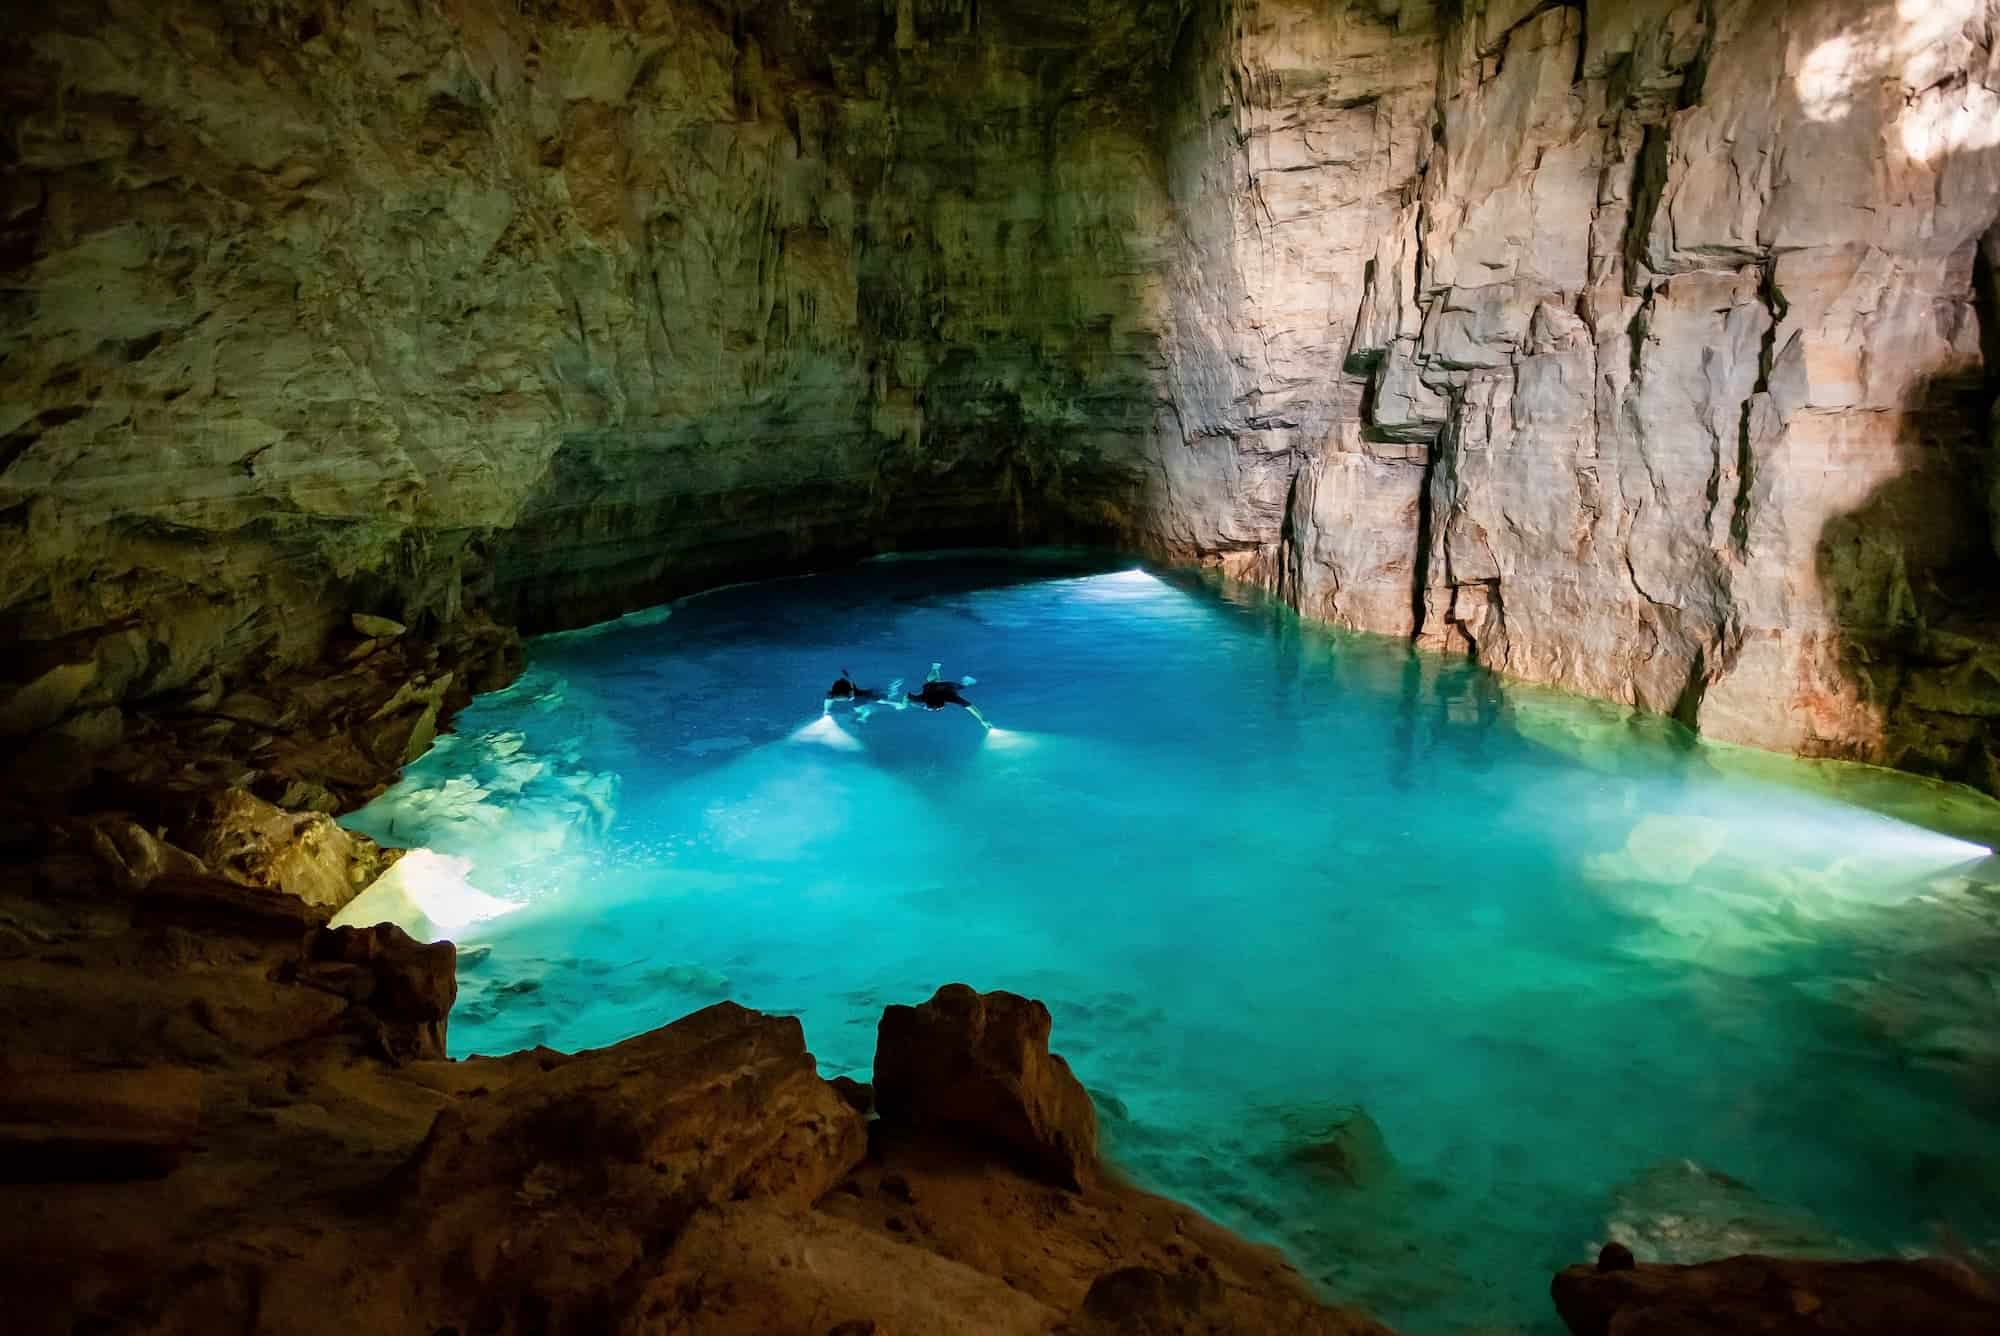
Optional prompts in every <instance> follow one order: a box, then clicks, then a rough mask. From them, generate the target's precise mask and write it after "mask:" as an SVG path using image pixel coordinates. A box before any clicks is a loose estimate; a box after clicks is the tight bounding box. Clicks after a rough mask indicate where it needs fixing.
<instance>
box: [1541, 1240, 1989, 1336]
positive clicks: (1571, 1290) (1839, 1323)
mask: <svg viewBox="0 0 2000 1336" xmlns="http://www.w3.org/2000/svg"><path fill="white" fill-rule="evenodd" d="M1550 1293H1551V1295H1552V1297H1553V1298H1554V1299H1555V1304H1556V1310H1557V1311H1558V1312H1560V1313H1561V1314H1562V1318H1563V1321H1564V1322H1566V1323H1567V1324H1569V1329H1570V1331H1572V1332H1573V1333H1575V1336H1670V1333H1689V1332H1701V1333H1713V1336H1737V1334H1739V1333H1740V1336H1816V1334H1817V1333H1822V1332H1824V1333H1834V1332H1842V1333H1857V1334H1858V1333H1863V1332H1902V1331H1907V1332H1923V1333H1924V1336H1983V1334H1984V1333H1988V1332H1992V1331H1995V1330H2000V1294H1996V1292H1995V1290H1994V1287H1993V1285H1992V1283H1991V1282H1990V1281H1988V1280H1985V1279H1983V1278H1982V1277H1980V1276H1977V1275H1975V1274H1974V1273H1973V1272H1971V1271H1969V1270H1967V1269H1966V1268H1964V1267H1962V1266H1959V1265H1957V1264H1955V1263H1951V1262H1940V1261H1921V1262H1900V1261H1882V1262H1805V1261H1781V1260H1778V1259H1775V1258H1770V1257H1731V1258H1727V1259H1725V1260H1722V1261H1717V1262H1707V1263H1703V1264H1702V1265H1700V1266H1656V1265H1650V1264H1647V1263H1640V1264H1639V1265H1637V1266H1634V1267H1612V1268H1609V1269H1599V1268H1594V1267H1589V1266H1572V1267H1569V1268H1567V1269H1565V1270H1563V1271H1560V1272H1558V1273H1557V1274H1556V1278H1555V1282H1554V1283H1553V1285H1551V1286H1550Z"/></svg>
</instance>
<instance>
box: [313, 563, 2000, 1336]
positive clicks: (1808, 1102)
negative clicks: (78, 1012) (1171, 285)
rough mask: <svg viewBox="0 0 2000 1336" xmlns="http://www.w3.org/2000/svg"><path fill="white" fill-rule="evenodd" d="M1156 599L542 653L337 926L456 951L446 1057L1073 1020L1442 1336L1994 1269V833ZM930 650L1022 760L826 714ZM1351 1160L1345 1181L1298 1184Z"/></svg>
mask: <svg viewBox="0 0 2000 1336" xmlns="http://www.w3.org/2000/svg"><path fill="white" fill-rule="evenodd" d="M1128 567H1129V563H1127V567H1120V566H1115V565H1114V566H1106V565H1105V564H1103V563H1102V562H1101V561H1096V560H1093V559H1083V558H1076V557H1058V556H1054V555H1050V556H1045V557H1042V558H1040V559H1028V558H998V557H982V556H978V555H960V556H955V557H949V558H933V559H917V560H902V561H887V562H876V563H870V564H868V565H865V566H863V567H860V568H858V569H855V570H851V571H847V572H842V573H839V574H835V575H827V576H820V577H815V578H811V579H802V580H794V581H785V582H779V583H774V584H765V585H756V586H746V587H738V588H733V589H727V590H722V591H718V592H716V593H713V594H709V595H705V596H702V597H700V598H695V599H690V600H686V601H684V602H682V603H679V604H676V605H674V606H673V607H672V608H671V609H660V610H655V611H654V612H651V613H645V614H638V615H636V616H634V617H629V618H626V619H623V620H622V621H620V622H615V623H610V624H607V625H606V626H603V627H598V628H592V629H591V630H589V631H585V632H574V633H570V634H567V635H562V636H553V637H547V638H544V639H542V640H539V641H537V642H535V643H534V644H533V646H532V647H531V649H530V653H529V668H528V672H527V674H526V676H525V677H524V678H523V679H522V680H521V681H520V682H519V683H518V684H516V685H515V686H513V687H512V688H510V689H508V690H507V691H504V692H500V693H497V694H495V695H492V696H488V697H484V698H482V699H480V700H478V701H477V702H475V703H474V705H473V706H472V708H471V709H469V710H468V711H466V713H465V714H464V715H463V716H462V717H461V718H460V719H459V721H458V724H457V732H456V733H455V734H453V735H450V736H447V737H444V738H441V739H439V742H438V745H437V747H436V748H435V749H434V750H433V751H432V752H431V753H430V754H429V755H427V756H426V757H424V758H423V759H422V760H421V761H420V762H418V763H417V764H416V765H414V766H412V767H411V768H410V770H409V773H408V775H407V777H406V778H405V779H404V781H403V782H402V783H401V784H399V785H398V786H397V787H396V788H395V789H393V790H391V791H390V792H389V793H388V794H386V795H384V796H383V797H382V798H381V799H379V800H378V801H377V802H375V803H374V804H372V805H370V806H369V807H368V808H366V809H364V810H363V811H361V812H358V813H356V814H355V815H354V816H353V817H352V818H350V821H349V824H350V825H352V826H354V827H355V828H357V829H359V830H363V831H366V832H367V833H369V834H370V835H373V836H375V837H376V838H377V839H379V840H382V841H383V842H385V843H388V844H395V845H402V846H406V847H412V848H421V849H425V850H428V851H431V852H430V853H429V854H419V855H413V856H412V857H411V858H409V859H406V860H405V864H404V865H403V869H402V871H401V872H400V873H399V874H398V875H397V876H395V877H392V878H391V879H390V881H391V884H389V885H386V886H384V887H383V888H381V889H380V890H378V891H376V892H371V893H370V895H369V896H368V897H364V900H363V901H361V902H357V906H356V909H355V910H354V911H352V913H351V914H350V915H349V917H356V916H360V917H367V916H379V915H391V916H395V917H397V918H399V919H401V920H403V921H405V922H406V923H408V924H410V925H412V926H414V927H416V928H418V929H420V930H421V929H425V928H426V927H428V929H429V930H430V931H431V932H433V933H435V934H438V935H448V936H451V937H453V938H455V939H456V940H457V941H459V942H460V944H461V947H462V954H461V957H460V960H461V974H462V991H461V994H460V1001H459V1004H458V1009H457V1010H456V1011H455V1012H454V1013H453V1017H452V1022H451V1040H452V1048H453V1050H454V1051H455V1052H457V1053H460V1054H465V1053H472V1052H487V1053H494V1052H501V1051H506V1050H510V1049H515V1048H520V1047H523V1046H526V1045H532V1044H538V1043H543V1044H551V1045H554V1046H557V1047H560V1048H565V1049H574V1048H583V1047H590V1046H595V1045H600V1044H605V1043H608V1042H611V1041H614V1040H617V1039H620V1038H623V1037H625V1036H627V1035H631V1034H634V1033H636V1032H639V1031H642V1030H646V1029H649V1028H651V1027H654V1026H657V1025H660V1024H662V1023H664V1022H666V1021H668V1020H671V1019H673V1018H674V1017H676V1016H679V1015H681V1014H683V1013H685V1012H687V1011H689V1010H691V1009H693V1008H696V1007H699V1006H703V1005H706V1004H707V1003H709V1002H712V1001H714V1000H716V999H719V998H733V999H735V1000H737V1001H739V1002H742V1003H744V1004H746V1005H748V1006H752V1007H757V1008H761V1009H765V1010H770V1011H780V1012H792V1013H796V1014H797V1015H799V1016H800V1017H802V1018H803V1020H804V1023H805V1028H806V1034H807V1038H808V1040H809V1042H810V1043H811V1045H812V1047H813V1050H814V1052H815V1053H816V1054H817V1055H818V1057H819V1059H820V1062H821V1064H822V1067H823V1069H824V1070H825V1071H826V1072H827V1073H828V1074H834V1073H842V1072H852V1073H855V1074H857V1075H860V1076H863V1077H865V1076H866V1069H867V1067H868V1065H869V1062H870V1060H871V1055H872V1051H873V1046H874V1038H875V1022H876V1020H877V1018H878V1016H879V1015H880V1013H881V1009H882V1007H883V1006H884V1005H886V1004H888V1003H891V1002H911V1001H917V1000H921V999H922V998H924V997H927V996H928V995H929V994H930V992H931V991H932V990H933V989H934V988H936V987H937V986H938V985H939V984H941V983H945V982H949V981H953V980H962V981H965V982H968V983H971V984H973V985H975V986H976V987H979V988H982V989H991V988H1007V989H1012V990H1015V991H1018V992H1022V993H1027V994H1030V995H1033V996H1035V997H1039V998H1042V999H1044V1000H1045V1001H1046V1002H1047V1003H1048V1004H1049V1007H1050V1009H1051V1010H1052V1011H1053V1012H1054V1015H1055V1038H1054V1046H1055V1047H1056V1049H1057V1050H1058V1051H1060V1052H1062V1053H1063V1054H1064V1055H1065V1056H1067V1057H1068V1058H1069V1059H1070V1061H1071V1062H1072V1064H1073V1065H1074V1067H1075V1068H1076V1070H1077V1072H1078V1073H1079V1075H1081V1076H1082V1077H1083V1079H1084V1080H1085V1082H1086V1083H1087V1084H1088V1085H1089V1086H1090V1087H1091V1089H1092V1091H1093V1092H1094V1093H1095V1095H1096V1096H1097V1099H1098V1103H1099V1108H1100V1111H1101V1114H1102V1119H1103V1123H1104V1127H1105V1133H1106V1138H1107V1143H1108V1149H1109V1152H1110V1154H1111V1156H1112V1158H1113V1159H1114V1161H1115V1162H1116V1163H1118V1164H1119V1165H1121V1166H1122V1167H1123V1168H1124V1169H1125V1170H1126V1171H1127V1172H1128V1173H1130V1174H1131V1175H1132V1176H1133V1177H1135V1178H1136V1179H1138V1180H1139V1181H1141V1182H1143V1183H1145V1184H1147V1185H1149V1186H1152V1187H1155V1188H1157V1189H1159V1190H1161V1191H1164V1192H1167V1193H1170V1194H1172V1195H1174V1196H1177V1197H1180V1198H1182V1199H1184V1200H1187V1201H1190V1202H1192V1203H1194V1204H1196V1205H1198V1206H1200V1207H1202V1208H1203V1209H1205V1210H1207V1211H1209V1212H1210V1213H1212V1214H1213V1215H1215V1216H1216V1217H1218V1218H1219V1219H1221V1220H1223V1221H1224V1222H1226V1223H1228V1224H1230V1225H1232V1226H1234V1227H1236V1228H1238V1229H1239V1230H1242V1231H1244V1232H1246V1233H1248V1234H1251V1235H1254V1236H1257V1237H1261V1238H1265V1239H1268V1240H1271V1241H1273V1242H1276V1243H1278V1244H1280V1245H1282V1246H1283V1247H1285V1248H1286V1249H1287V1250H1288V1252H1289V1253H1290V1255H1291V1256H1292V1257H1293V1258H1294V1259H1295V1260H1296V1261H1297V1262H1298V1264H1299V1265H1300V1266H1301V1267H1302V1268H1303V1269H1304V1270H1305V1271H1307V1272H1308V1273H1309V1274H1310V1275H1312V1276H1314V1277H1315V1278H1317V1279H1319V1280H1320V1281H1321V1282H1323V1283H1324V1285H1325V1287H1326V1289H1327V1290H1328V1291H1329V1292H1330V1293H1331V1294H1333V1295H1335V1296H1337V1297H1340V1298H1342V1299H1346V1300H1350V1301H1353V1302H1357V1303H1360V1304H1363V1305H1365V1306H1368V1307H1370V1308H1372V1309H1374V1310H1375V1311H1377V1312H1378V1313H1380V1314H1381V1315H1382V1316H1383V1317H1384V1318H1386V1319H1387V1320H1389V1321H1391V1322H1393V1323H1395V1324H1397V1325H1399V1326H1400V1327H1402V1328H1403V1329H1405V1330H1407V1331H1410V1332H1413V1333H1445V1332H1471V1331H1481V1332H1506V1331H1523V1332H1526V1331H1534V1332H1554V1331H1557V1330H1559V1329H1560V1328H1559V1326H1558V1324H1557V1322H1556V1320H1555V1317H1554V1313H1553V1310H1552V1309H1551V1308H1550V1305H1549V1302H1548V1298H1547V1286H1548V1276H1549V1273H1550V1272H1551V1271H1553V1270H1554V1269H1555V1268H1557V1267H1559V1266H1561V1265H1564V1264H1566V1263H1568V1262H1571V1261H1574V1260H1579V1259H1583V1258H1586V1257H1588V1256H1590V1255H1592V1254H1593V1252H1594V1247H1595V1244H1596V1243H1597V1242H1598V1241H1600V1240H1602V1239H1604V1238H1605V1237H1606V1236H1607V1233H1608V1232H1612V1231H1615V1232H1616V1233H1617V1234H1618V1235H1619V1236H1620V1237H1622V1238H1625V1239H1626V1240H1627V1241H1629V1242H1631V1243H1632V1244H1633V1245H1634V1247H1635V1249H1636V1250H1637V1251H1638V1252H1639V1254H1640V1255H1641V1256H1642V1257H1645V1256H1649V1255H1650V1256H1662V1257H1672V1258H1677V1259H1679V1258H1689V1257H1695V1256H1700V1255H1703V1254H1706V1253H1713V1252H1728V1251H1742V1250H1744V1249H1746V1248H1763V1249H1767V1250H1785V1251H1793V1252H1815V1251H1819V1252H1831V1253H1840V1252H1851V1251H1872V1252H1879V1251H1884V1250H1898V1249H1910V1248H1914V1249H1924V1250H1929V1251H1938V1250H1946V1251H1952V1250H1957V1251H1974V1250H1980V1249H1990V1248H1991V1247H1992V1246H1993V1244H1994V1242H1995V1241H1996V1240H2000V1026H1996V1024H1995V1020H1996V1012H2000V886H1996V885H1995V882H1996V881H2000V874H1995V873H1993V872H1991V871H1990V868H1991V866H1992V863H1991V860H1987V861H1985V862H1981V861H1979V860H1980V859H1981V857H1982V855H1983V853H1984V850H1982V849H1980V848H1978V847H1976V845H1975V844H1973V843H1968V842H1966V841H1963V840H1960V839H1956V838H1953V837H1951V836H1947V835H1944V834H1940V833H1937V831H1938V829H1952V830H1955V831H1958V832H1959V833H1960V834H1971V835H1974V836H1977V835H1978V833H1979V831H1980V830H1982V829H1993V828H2000V822H1996V821H1995V817H1994V810H1995V809H1994V808H1993V807H1991V806H1989V805H1986V804H1984V803H1983V800H1977V799H1975V798H1973V797H1972V796H1971V795H1969V794H1967V793H1965V791H1963V790H1953V789H1947V788H1944V787H1941V786H1935V785H1927V784H1923V783H1920V782H1919V781H1915V780H1908V779H1903V778H1901V777H1897V776H1891V775H1887V774H1885V773H1884V772H1880V771H1870V770H1863V769H1859V768H1854V767H1827V766H1818V767H1808V766H1805V765H1803V764H1798V763H1791V762H1780V761H1777V760H1775V759H1772V758H1767V757H1763V756H1760V755H1757V754H1752V753H1744V752H1740V751H1735V750H1732V749H1724V748H1716V747H1711V746H1706V745H1702V744H1697V743H1695V742H1693V741H1692V740H1691V739H1689V738H1687V737H1686V736H1685V735H1684V734H1680V733H1679V732H1678V731H1677V730H1674V729H1673V728H1671V727H1669V726H1664V725H1660V724H1658V723H1656V722H1648V721H1643V720H1634V719H1631V718H1628V717H1627V716H1626V715H1624V714H1623V713H1621V712H1619V711H1616V710H1613V709H1610V708H1608V707H1604V706H1600V705H1595V704H1591V703H1588V702H1582V701H1576V700H1572V699H1569V698H1566V697H1562V696H1559V695H1556V694H1554V693H1548V692H1538V691H1526V690H1521V689H1518V688H1514V687H1511V686H1504V685H1503V684H1501V683H1499V682H1497V681H1496V680H1495V679H1493V678H1492V677H1491V676H1489V675H1487V674H1485V673H1483V672H1481V671H1479V670H1477V669H1475V668H1473V667H1471V666H1469V665H1467V664H1464V663H1462V662H1458V661H1453V660H1446V659H1442V658H1436V657H1430V656H1420V655H1416V654H1412V653H1411V652H1409V651H1408V650H1407V649H1405V648H1404V647H1403V646H1401V645H1399V644H1395V643H1392V642H1389V641H1384V640H1380V639H1375V638H1371V637H1364V636H1354V635H1346V634H1340V633H1335V632H1329V631H1325V630H1322V629H1316V628H1312V627H1309V626H1305V625H1302V624H1301V623H1300V622H1299V621H1298V620H1297V619H1296V618H1294V617H1292V616H1290V615H1288V614H1286V613H1284V612H1282V611H1280V610H1276V609H1274V608H1272V607H1270V606H1268V605H1266V604H1264V603H1262V602H1260V601H1257V600H1254V599H1248V598H1239V599H1234V600H1232V599H1231V598H1229V597H1226V596H1224V595H1222V594H1219V593H1217V592H1215V591H1212V590H1209V589H1207V588H1205V587H1203V586H1201V585H1199V584H1197V583H1194V582H1192V581H1187V580H1182V579H1179V578H1176V577H1168V576H1156V575H1153V574H1148V573H1146V572H1145V571H1142V570H1136V569H1129V568H1128ZM932 660H939V661H942V663H943V666H944V672H945V674H946V675H947V676H949V677H952V678H958V677H962V676H965V675H971V676H973V677H975V678H976V679H977V681H976V684H975V685H973V686H970V687H967V688H965V689H964V691H965V695H966V696H967V697H968V698H969V699H971V700H973V701H975V702H976V703H977V704H978V705H979V707H980V709H981V710H982V712H983V713H984V714H985V716H986V717H987V719H989V720H990V721H991V722H992V724H993V725H995V728H994V729H993V731H992V732H990V733H989V732H988V731H987V730H985V729H984V728H982V727H981V726H980V724H979V723H978V722H977V721H976V720H975V719H973V718H971V717H970V716H968V715H967V714H966V713H965V712H964V711H962V710H957V709H949V710H946V711H943V712H940V713H935V714H934V713H929V712H926V711H922V710H914V709H912V710H906V711H901V712H897V711H890V710H878V711H876V712H875V713H873V714H872V715H871V716H870V717H868V718H867V719H865V720H860V719H857V718H856V717H855V716H854V715H853V714H852V713H850V712H844V711H843V712H836V713H835V714H834V715H833V716H832V717H831V718H823V717H822V713H821V709H822V707H821V697H822V694H823V692H824V691H825V689H826V687H827V685H828V684H829V683H830V682H832V681H833V679H834V678H835V677H836V676H837V675H838V674H839V672H840V671H841V670H842V669H843V668H849V669H852V670H853V672H854V673H855V675H856V676H857V678H858V679H859V680H860V681H861V682H862V683H863V684H864V685H872V686H883V685H886V683H887V681H888V680H889V679H890V678H893V677H898V676H900V677H905V678H908V679H909V680H910V681H911V682H912V683H916V682H920V681H921V679H922V678H923V676H924V673H925V669H926V668H927V667H928V665H929V664H930V662H931V661H932ZM1891 813H1897V814H1900V815H1892V814H1891ZM1905 816H1907V817H1912V818H1914V820H1913V821H1912V820H1904V819H1902V817H1905ZM1982 823H1990V824H1982ZM1992 842H1993V841H1992V840H1991V839H1990V838H1981V839H1980V840H1979V843H1982V844H1983V843H1992ZM1355 1109H1360V1110H1365V1113H1366V1116H1367V1118H1369V1119H1371V1120H1372V1122H1373V1125H1374V1126H1375V1127H1376V1128H1378V1129H1379V1132H1380V1144H1381V1147H1382V1148H1385V1149H1386V1158H1384V1156H1383V1155H1381V1154H1379V1153H1377V1152H1375V1151H1373V1150H1370V1149H1369V1147H1370V1144H1371V1139H1370V1138H1369V1137H1368V1136H1366V1135H1364V1134H1362V1133H1361V1132H1360V1131H1359V1129H1360V1128H1361V1127H1362V1126H1363V1125H1362V1124H1360V1123H1358V1122H1355V1121H1354V1119H1355V1117H1356V1115H1355V1114H1354V1113H1353V1112H1352V1111H1353V1110H1355ZM1343 1124H1346V1125H1347V1133H1346V1135H1347V1137H1348V1142H1347V1144H1348V1145H1349V1146H1350V1147H1351V1148H1354V1150H1355V1153H1354V1155H1353V1156H1352V1158H1351V1159H1350V1160H1349V1161H1348V1164H1347V1170H1346V1172H1343V1171H1342V1170H1341V1169H1340V1167H1339V1166H1333V1167H1329V1166H1328V1164H1327V1163H1326V1162H1325V1161H1324V1160H1321V1161H1318V1162H1314V1161H1312V1160H1310V1159H1302V1158H1301V1156H1300V1155H1299V1154H1298V1151H1299V1148H1300V1147H1301V1146H1303V1145H1306V1144H1309V1143H1311V1142H1313V1141H1314V1140H1316V1139H1319V1138H1322V1137H1324V1136H1325V1135H1326V1134H1327V1133H1328V1132H1329V1130H1330V1129H1333V1128H1336V1127H1339V1126H1341V1125H1343Z"/></svg>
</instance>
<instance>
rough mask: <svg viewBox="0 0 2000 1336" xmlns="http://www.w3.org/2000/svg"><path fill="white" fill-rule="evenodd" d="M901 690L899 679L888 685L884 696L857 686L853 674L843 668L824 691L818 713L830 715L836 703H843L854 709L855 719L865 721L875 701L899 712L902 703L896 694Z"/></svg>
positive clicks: (881, 693) (901, 683)
mask: <svg viewBox="0 0 2000 1336" xmlns="http://www.w3.org/2000/svg"><path fill="white" fill-rule="evenodd" d="M902 689H903V679H902V678H900V677H899V678H897V679H896V680H895V681H893V682H891V683H890V684H889V690H888V692H887V693H886V694H885V693H883V692H880V691H877V690H875V689H874V688H873V687H864V686H857V685H856V684H855V681H854V674H852V673H850V672H848V671H847V669H845V668H843V669H841V670H840V678H839V680H838V681H836V682H835V683H834V684H833V685H832V686H830V687H828V688H827V689H826V700H825V701H824V702H823V703H822V704H821V705H820V711H819V712H820V713H821V714H832V713H833V707H834V705H835V704H836V703H845V704H848V705H852V706H853V707H854V717H855V718H856V719H866V718H867V717H868V711H869V709H870V707H871V706H872V705H873V704H874V703H875V702H877V701H882V702H884V703H885V704H888V705H893V706H894V707H895V708H897V709H899V710H900V709H902V708H903V702H902V701H901V700H898V699H897V698H896V693H897V692H899V691H901V690H902Z"/></svg>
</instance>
